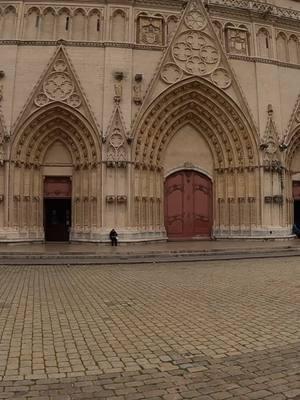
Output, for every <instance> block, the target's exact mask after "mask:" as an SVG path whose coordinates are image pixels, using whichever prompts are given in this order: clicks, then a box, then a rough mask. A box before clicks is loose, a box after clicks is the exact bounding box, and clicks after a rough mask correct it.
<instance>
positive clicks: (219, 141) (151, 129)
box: [134, 78, 258, 168]
mask: <svg viewBox="0 0 300 400" xmlns="http://www.w3.org/2000/svg"><path fill="white" fill-rule="evenodd" d="M187 123H192V124H194V126H195V127H196V128H197V129H198V130H199V131H200V132H201V133H202V134H203V135H204V137H205V138H206V139H207V141H208V143H209V145H210V146H211V149H212V153H213V155H214V159H215V167H216V168H226V167H230V166H234V167H239V166H241V167H243V166H249V165H254V164H256V163H257V162H258V151H257V140H256V138H255V136H254V135H253V133H252V132H251V128H250V127H249V125H248V123H247V121H246V120H245V118H244V116H243V114H242V112H241V111H240V110H239V109H238V107H237V106H236V105H235V104H234V103H233V101H232V100H231V99H230V98H229V97H227V96H226V95H225V94H224V93H223V92H221V91H219V90H218V89H216V88H214V87H213V86H212V85H211V84H209V83H208V82H207V81H206V80H203V79H199V78H193V79H192V78H190V79H188V80H186V81H183V82H181V83H178V84H175V85H174V86H173V87H172V88H170V89H169V90H167V91H166V92H165V93H163V94H162V95H161V96H159V98H158V99H157V100H155V101H154V102H153V103H152V105H150V107H149V108H148V110H147V111H146V112H145V114H144V116H143V118H142V119H141V121H140V124H139V125H138V126H137V128H136V132H137V136H136V139H135V145H134V151H135V153H134V157H135V162H136V163H137V164H146V165H148V166H150V165H155V166H158V165H160V164H161V161H162V153H163V152H164V150H165V149H166V146H167V143H168V142H169V140H170V139H171V137H172V136H173V135H174V134H175V133H176V132H177V131H178V129H179V128H180V127H181V126H182V125H184V124H187Z"/></svg>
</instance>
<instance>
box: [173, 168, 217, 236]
mask: <svg viewBox="0 0 300 400" xmlns="http://www.w3.org/2000/svg"><path fill="white" fill-rule="evenodd" d="M165 226H166V230H167V234H168V237H169V239H190V238H193V237H210V235H211V229H212V183H211V181H210V179H209V178H207V177H206V176H205V175H202V174H200V173H199V172H196V171H191V170H184V171H179V172H176V173H174V174H172V175H170V176H169V177H168V178H167V179H166V182H165Z"/></svg>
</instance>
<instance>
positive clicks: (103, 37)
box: [0, 0, 300, 241]
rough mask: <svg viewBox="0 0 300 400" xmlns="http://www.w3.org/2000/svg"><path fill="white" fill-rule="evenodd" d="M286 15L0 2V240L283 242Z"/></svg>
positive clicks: (291, 196)
mask: <svg viewBox="0 0 300 400" xmlns="http://www.w3.org/2000/svg"><path fill="white" fill-rule="evenodd" d="M299 21H300V3H299V1H297V0H276V1H275V0H274V1H271V0H269V1H264V2H261V1H254V0H253V1H240V0H206V1H203V2H202V1H201V0H191V1H189V2H188V3H186V2H184V1H179V0H178V1H174V0H157V1H155V0H152V1H151V0H145V1H142V0H136V1H125V0H124V1H121V0H120V1H111V2H110V1H104V0H103V1H101V0H99V1H94V2H93V1H73V2H67V1H64V2H62V1H56V2H55V1H13V2H6V1H1V2H0V71H1V72H0V88H1V92H0V134H1V135H0V158H1V163H0V164H1V165H0V240H1V241H24V240H25V241H34V240H44V239H46V240H69V239H70V240H78V241H106V240H107V239H108V232H109V231H110V229H111V228H112V227H114V228H115V229H116V230H117V231H118V233H119V236H120V239H121V240H123V241H137V240H157V239H165V238H167V237H168V238H171V239H182V238H188V239H190V238H200V237H210V236H215V237H217V238H223V237H232V238H234V237H285V238H288V237H290V235H291V234H292V226H293V224H294V223H298V222H299V223H300V217H299V215H300V208H299V200H300V190H299V185H298V181H300V175H299V174H300V152H299V147H298V146H299V141H300V97H299V95H300V87H299V82H300V24H299Z"/></svg>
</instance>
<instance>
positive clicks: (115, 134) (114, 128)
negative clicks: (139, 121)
mask: <svg viewBox="0 0 300 400" xmlns="http://www.w3.org/2000/svg"><path fill="white" fill-rule="evenodd" d="M127 137H128V135H127V133H126V127H125V122H124V119H123V116H122V112H121V109H120V106H119V104H116V106H115V109H114V111H113V113H112V117H111V120H110V123H109V128H108V131H107V135H106V137H105V138H104V142H105V144H106V165H107V166H108V167H125V166H126V161H127V158H128V144H127Z"/></svg>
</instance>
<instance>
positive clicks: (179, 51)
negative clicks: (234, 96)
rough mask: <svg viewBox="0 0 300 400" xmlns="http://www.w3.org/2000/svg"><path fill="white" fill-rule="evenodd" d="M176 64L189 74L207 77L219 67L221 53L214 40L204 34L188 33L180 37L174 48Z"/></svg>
mask: <svg viewBox="0 0 300 400" xmlns="http://www.w3.org/2000/svg"><path fill="white" fill-rule="evenodd" d="M172 54H173V58H174V60H175V62H176V64H177V65H178V66H179V67H180V68H181V69H183V70H184V71H185V72H187V73H188V74H192V75H198V76H202V75H206V74H210V73H211V72H213V71H214V70H215V69H216V68H217V67H218V65H219V62H220V52H219V51H218V49H217V48H216V47H215V46H214V43H213V41H212V39H211V38H210V37H209V36H208V35H206V34H205V33H202V32H197V31H188V32H183V33H182V34H181V35H179V37H178V40H177V42H176V43H175V44H174V45H173V48H172Z"/></svg>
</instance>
